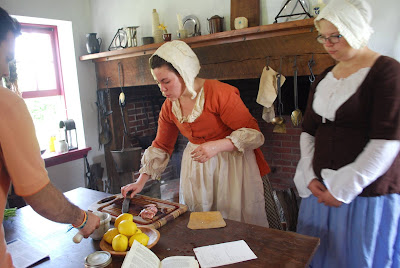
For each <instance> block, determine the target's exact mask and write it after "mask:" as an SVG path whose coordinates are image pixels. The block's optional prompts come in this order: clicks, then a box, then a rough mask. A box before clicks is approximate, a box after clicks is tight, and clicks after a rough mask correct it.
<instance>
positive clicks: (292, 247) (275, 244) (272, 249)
mask: <svg viewBox="0 0 400 268" xmlns="http://www.w3.org/2000/svg"><path fill="white" fill-rule="evenodd" d="M65 195H66V196H67V198H68V199H69V200H70V201H71V202H73V203H75V204H76V205H78V206H79V207H81V208H83V209H87V208H88V207H89V206H90V205H91V204H92V203H94V202H96V201H98V200H100V199H102V198H104V197H107V196H109V195H110V194H107V193H103V192H98V191H94V190H90V189H86V188H77V189H74V190H72V191H69V192H66V193H65ZM189 215H190V212H186V213H185V214H183V215H181V216H179V217H178V218H176V219H175V220H174V221H172V222H169V223H167V224H166V225H164V226H162V227H161V228H160V229H158V230H159V231H160V233H161V238H160V240H159V242H158V243H157V245H156V246H154V247H153V248H152V251H153V252H154V253H155V254H156V255H157V256H158V257H159V258H160V259H161V260H162V259H164V258H165V257H168V256H177V255H180V256H182V255H192V256H194V252H193V248H195V247H200V246H206V245H213V244H218V243H223V242H230V241H236V240H241V239H243V240H245V241H246V243H247V244H248V245H249V247H250V248H251V249H252V250H253V252H254V253H255V254H256V256H257V257H258V258H257V259H255V260H250V261H247V262H242V263H238V264H233V265H229V267H232V268H233V267H260V268H261V267H262V268H265V267H286V268H292V267H306V266H307V265H308V263H309V261H310V260H311V258H312V256H313V255H314V253H315V251H316V249H317V247H318V245H319V239H318V238H315V237H310V236H304V235H300V234H296V233H292V232H284V231H278V230H274V229H268V228H264V227H259V226H255V225H250V224H245V223H241V222H237V221H231V220H225V221H226V224H227V226H226V227H225V228H220V229H207V230H191V229H189V228H187V227H186V226H187V223H188V221H189ZM3 225H4V230H5V238H6V241H11V240H14V239H17V238H18V239H20V240H22V241H25V242H27V243H29V244H31V245H34V246H35V247H37V248H40V249H42V250H44V251H46V252H48V253H49V255H50V260H45V261H43V262H41V263H39V264H38V265H37V266H35V267H57V268H61V267H73V268H75V267H83V266H84V259H85V257H86V256H87V255H89V254H90V253H93V252H94V251H96V250H101V249H100V247H99V241H94V240H92V239H91V238H89V239H83V240H82V242H81V243H80V244H74V243H73V242H72V237H73V236H74V235H75V233H76V230H71V231H70V232H67V230H68V227H69V226H68V225H66V224H59V223H54V222H51V221H49V220H47V219H45V218H43V217H41V216H40V215H38V214H36V213H35V212H34V211H33V210H32V208H31V207H30V206H26V207H24V208H21V209H18V210H17V216H16V217H14V218H11V219H10V220H7V221H5V222H4V223H3ZM122 261H123V258H121V257H119V258H118V257H114V256H113V262H112V267H120V266H121V264H122Z"/></svg>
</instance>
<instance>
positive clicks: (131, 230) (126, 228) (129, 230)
mask: <svg viewBox="0 0 400 268" xmlns="http://www.w3.org/2000/svg"><path fill="white" fill-rule="evenodd" d="M136 230H137V226H136V223H134V222H133V221H128V220H123V221H121V222H120V223H119V224H118V231H119V233H120V234H123V235H126V236H132V235H134V234H135V233H136Z"/></svg>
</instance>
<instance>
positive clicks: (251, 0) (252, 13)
mask: <svg viewBox="0 0 400 268" xmlns="http://www.w3.org/2000/svg"><path fill="white" fill-rule="evenodd" d="M237 17H246V18H247V21H248V25H249V27H254V26H259V25H260V0H231V30H235V18H237Z"/></svg>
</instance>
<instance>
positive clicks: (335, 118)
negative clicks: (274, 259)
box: [294, 0, 400, 268]
mask: <svg viewBox="0 0 400 268" xmlns="http://www.w3.org/2000/svg"><path fill="white" fill-rule="evenodd" d="M371 16H372V14H371V8H370V6H369V5H368V4H367V3H366V2H365V1H363V0H335V1H330V2H329V4H328V5H327V6H326V7H325V8H324V9H323V10H322V11H321V13H320V14H319V16H318V17H317V18H316V19H315V26H316V28H317V30H318V32H319V36H318V38H317V41H318V42H320V43H321V44H322V45H323V46H324V48H325V50H326V51H327V52H328V53H329V54H330V55H331V57H332V58H333V59H335V60H336V61H337V64H336V65H335V66H332V67H330V68H328V69H327V70H326V71H325V72H323V73H322V74H321V75H320V76H319V77H318V78H317V80H316V81H315V83H314V84H313V87H312V88H311V90H310V95H309V100H308V105H307V108H306V113H305V117H304V121H303V125H302V127H303V132H302V134H301V136H300V147H301V159H300V161H299V163H298V166H297V170H296V174H295V178H294V180H295V184H296V187H297V189H298V192H299V195H300V196H301V197H302V202H301V206H300V212H299V219H298V228H297V231H298V232H299V233H302V234H306V235H311V236H316V237H319V238H320V239H321V244H320V247H319V249H318V251H317V252H316V254H315V256H314V258H313V260H312V262H311V265H310V267H324V268H326V267H379V268H381V267H400V194H399V193H400V156H399V151H400V141H399V140H400V64H399V63H398V62H397V61H396V60H394V59H392V58H389V57H386V56H382V55H380V54H378V53H377V52H374V51H372V50H371V49H369V48H368V46H367V43H368V40H369V38H370V36H371V34H372V32H373V31H372V28H371V27H370V25H369V23H370V20H371Z"/></svg>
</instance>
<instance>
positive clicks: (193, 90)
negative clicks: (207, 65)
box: [121, 40, 270, 226]
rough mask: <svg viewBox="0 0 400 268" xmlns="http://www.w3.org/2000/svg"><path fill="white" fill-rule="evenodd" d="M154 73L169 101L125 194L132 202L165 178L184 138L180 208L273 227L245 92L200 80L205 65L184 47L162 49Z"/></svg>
mask: <svg viewBox="0 0 400 268" xmlns="http://www.w3.org/2000/svg"><path fill="white" fill-rule="evenodd" d="M150 66H151V71H152V74H153V76H154V78H155V80H156V81H157V83H158V85H159V87H160V90H161V92H162V94H163V95H164V96H165V97H166V98H167V99H166V100H165V102H164V104H163V106H162V108H161V111H160V116H159V120H158V126H159V127H158V131H157V136H156V138H155V140H154V141H153V143H152V145H151V146H150V147H149V148H148V149H147V150H146V151H145V153H144V155H143V158H142V167H141V169H140V176H139V178H138V180H137V181H136V182H135V183H132V184H128V185H126V186H124V187H122V189H121V192H122V194H123V195H124V196H125V195H126V194H127V193H128V192H129V191H132V194H131V196H133V195H135V194H136V193H139V192H140V191H141V190H142V189H143V186H144V184H145V183H146V181H147V180H149V179H150V178H152V179H159V178H160V175H161V173H162V172H163V171H164V169H165V168H166V166H167V164H168V161H169V159H170V156H171V154H172V151H173V149H174V145H175V142H176V139H177V137H178V134H179V132H181V133H182V135H184V136H185V137H187V138H188V140H189V142H188V144H187V146H186V148H185V150H184V152H183V157H182V168H181V175H180V196H179V202H180V203H183V204H186V205H187V206H188V207H189V210H190V211H217V210H218V211H220V212H221V213H222V216H223V217H224V218H227V219H231V220H236V221H242V222H246V223H251V224H257V225H261V226H268V220H267V216H266V211H265V201H264V188H263V181H262V177H263V176H265V175H266V174H267V173H268V172H269V171H270V169H269V167H268V164H267V163H266V161H265V160H264V157H263V154H262V152H261V150H260V149H259V147H260V146H261V145H262V144H263V143H264V136H263V134H262V133H261V132H260V129H259V127H258V124H257V121H256V119H255V118H254V117H253V116H251V114H250V112H249V110H248V109H247V108H246V106H245V105H244V103H243V101H242V100H241V98H240V96H239V91H238V89H237V88H235V87H233V86H230V85H228V84H225V83H222V82H219V81H217V80H208V79H207V80H206V79H202V78H199V77H197V75H198V73H199V70H200V63H199V60H198V58H197V56H196V54H195V53H194V52H193V51H192V50H191V48H190V47H189V46H188V45H187V44H186V43H184V42H182V41H178V40H174V41H172V42H167V43H165V44H164V45H162V46H161V47H160V48H159V49H158V50H157V51H156V52H155V53H154V54H153V55H152V57H151V58H150ZM264 179H267V178H266V176H265V177H264Z"/></svg>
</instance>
